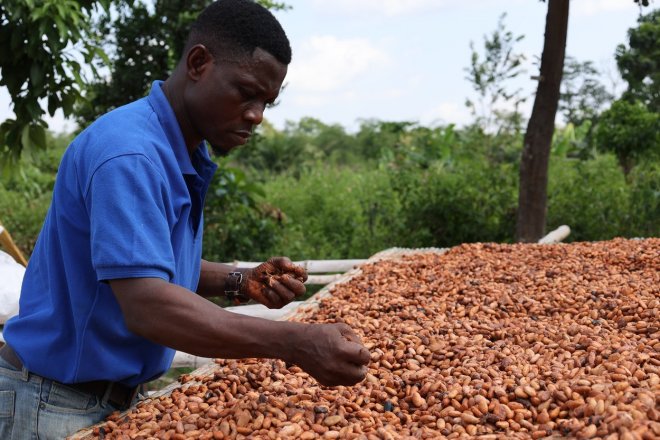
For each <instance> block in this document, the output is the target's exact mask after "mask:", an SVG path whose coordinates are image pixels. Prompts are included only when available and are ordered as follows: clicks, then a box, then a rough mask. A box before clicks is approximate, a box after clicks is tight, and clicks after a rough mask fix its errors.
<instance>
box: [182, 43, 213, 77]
mask: <svg viewBox="0 0 660 440" xmlns="http://www.w3.org/2000/svg"><path fill="white" fill-rule="evenodd" d="M211 63H213V55H211V52H209V50H208V49H207V48H206V46H204V45H203V44H196V45H194V46H193V47H191V48H190V49H189V50H188V55H187V56H186V69H187V73H188V78H190V79H191V80H193V81H198V80H199V78H200V77H201V76H202V74H203V73H204V71H206V69H208V67H209V65H210V64H211Z"/></svg>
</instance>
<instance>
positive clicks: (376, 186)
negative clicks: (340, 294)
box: [266, 164, 408, 259]
mask: <svg viewBox="0 0 660 440" xmlns="http://www.w3.org/2000/svg"><path fill="white" fill-rule="evenodd" d="M266 192H267V196H266V198H267V199H268V200H269V202H270V203H272V204H273V205H275V206H278V207H279V208H280V209H281V210H282V211H283V212H284V213H285V215H286V230H284V231H283V237H282V240H281V242H280V243H279V246H280V247H279V248H278V250H279V251H280V253H283V254H286V255H290V256H291V257H292V258H294V259H298V258H301V259H302V258H313V259H324V258H366V257H368V256H370V255H371V254H373V253H375V252H377V251H379V250H381V249H382V247H383V245H384V244H386V245H387V246H396V245H404V244H405V243H406V242H407V241H408V233H407V232H408V231H405V230H404V229H403V218H401V203H402V202H401V200H400V199H399V197H398V194H397V193H396V192H395V191H394V190H393V181H392V177H391V176H390V173H388V172H387V171H385V170H370V169H360V170H359V172H356V170H349V169H345V168H344V169H337V168H334V169H328V168H326V167H325V166H323V165H322V164H319V165H318V166H317V167H316V168H315V169H313V170H311V171H309V172H306V173H304V174H303V175H302V176H301V177H300V178H295V177H292V176H289V175H281V176H274V178H273V179H272V180H270V181H269V182H268V183H267V185H266Z"/></svg>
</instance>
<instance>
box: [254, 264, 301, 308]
mask: <svg viewBox="0 0 660 440" xmlns="http://www.w3.org/2000/svg"><path fill="white" fill-rule="evenodd" d="M244 277H245V280H244V281H243V285H242V287H241V292H242V293H244V294H245V295H247V296H249V297H250V298H252V299H253V300H255V301H257V302H260V303H261V304H263V305H265V306H266V307H268V308H269V309H281V308H282V307H284V306H285V305H287V304H288V303H290V302H291V301H293V300H294V299H296V298H298V297H300V296H302V295H303V294H304V293H305V291H306V289H305V285H304V284H303V283H304V282H305V281H307V272H306V271H305V269H303V268H302V267H300V266H297V265H295V264H293V263H292V262H291V260H289V259H288V258H287V257H273V258H270V259H269V260H268V261H266V262H265V263H262V264H260V265H259V266H257V267H255V268H253V269H250V270H249V271H247V272H246V273H245V274H244Z"/></svg>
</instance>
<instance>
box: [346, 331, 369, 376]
mask: <svg viewBox="0 0 660 440" xmlns="http://www.w3.org/2000/svg"><path fill="white" fill-rule="evenodd" d="M339 332H340V333H341V335H342V337H343V338H344V340H345V343H344V345H343V346H342V354H343V359H344V360H346V361H347V362H350V363H352V364H355V365H357V366H361V365H367V364H368V363H369V362H370V361H371V355H370V354H369V350H367V349H366V348H365V346H364V345H362V341H361V340H360V337H359V336H358V335H357V334H356V333H355V332H354V331H353V329H352V328H350V327H349V326H347V325H345V324H339Z"/></svg>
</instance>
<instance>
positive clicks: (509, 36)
mask: <svg viewBox="0 0 660 440" xmlns="http://www.w3.org/2000/svg"><path fill="white" fill-rule="evenodd" d="M505 17H506V14H502V15H501V16H500V19H499V21H498V22H497V28H496V29H495V30H494V31H493V33H492V34H491V36H490V37H488V36H484V54H483V60H482V59H481V57H480V55H479V53H478V52H477V51H476V49H475V48H474V43H473V42H470V49H471V50H472V57H471V60H470V66H469V67H468V68H466V69H465V71H466V72H467V76H466V79H467V80H468V81H469V82H470V84H471V85H472V88H473V89H474V90H475V91H476V92H477V96H478V101H476V102H475V101H472V100H470V99H468V100H467V101H466V105H467V107H468V108H469V109H470V111H471V112H472V115H473V116H474V117H475V123H476V124H477V125H478V126H480V127H481V128H483V129H484V130H492V129H493V128H495V127H496V126H497V125H499V122H501V121H506V122H507V123H510V122H512V121H517V122H518V123H520V122H521V121H520V120H519V119H520V118H519V117H516V115H518V114H519V111H518V107H519V106H520V104H522V103H523V102H524V101H525V98H524V97H522V96H521V93H522V89H516V90H513V91H510V90H508V83H509V81H510V80H512V79H514V78H516V77H518V76H519V75H520V74H522V73H524V72H525V70H524V69H523V67H522V65H523V62H524V61H525V56H524V55H523V54H522V53H517V52H516V47H515V45H516V43H518V42H519V41H521V40H522V39H523V38H524V36H523V35H517V36H516V35H514V34H513V33H512V32H511V31H508V30H507V29H506V27H505V25H504V18H505ZM503 104H506V107H503V106H502V105H503ZM510 108H513V111H511V110H510ZM512 116H513V117H512ZM505 125H507V124H505ZM518 128H519V127H518Z"/></svg>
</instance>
